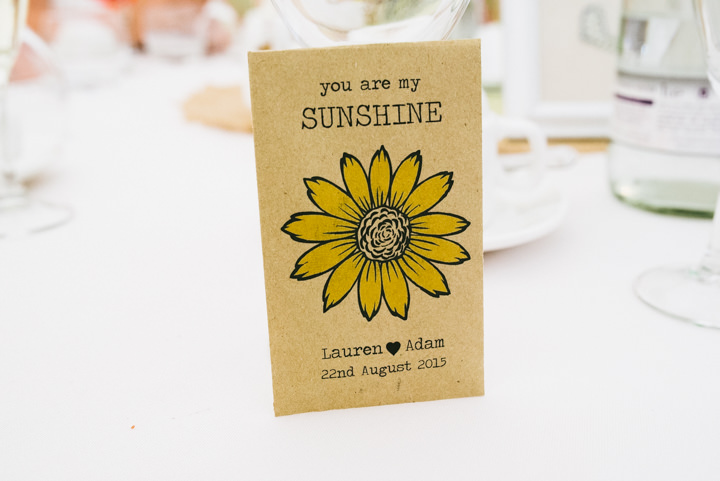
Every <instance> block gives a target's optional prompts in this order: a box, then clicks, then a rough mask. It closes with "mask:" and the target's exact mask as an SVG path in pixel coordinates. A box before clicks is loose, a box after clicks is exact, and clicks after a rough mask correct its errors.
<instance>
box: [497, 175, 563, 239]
mask: <svg viewBox="0 0 720 481" xmlns="http://www.w3.org/2000/svg"><path fill="white" fill-rule="evenodd" d="M567 208H568V202H567V199H566V198H565V196H564V195H563V194H562V193H561V192H560V191H559V190H558V189H557V188H555V187H552V186H548V185H544V186H540V187H538V188H537V189H535V191H533V192H532V193H528V194H522V195H518V194H513V193H510V192H503V193H500V194H499V198H498V207H497V211H496V212H494V213H493V216H492V220H491V221H490V222H489V223H488V224H487V225H485V226H484V236H483V244H484V251H485V252H490V251H495V250H500V249H507V248H509V247H515V246H518V245H521V244H525V243H528V242H532V241H534V240H537V239H539V238H541V237H543V236H546V235H548V234H549V233H550V232H552V231H553V230H555V229H556V228H557V227H558V226H559V225H560V224H561V223H562V221H563V219H564V218H565V214H567Z"/></svg>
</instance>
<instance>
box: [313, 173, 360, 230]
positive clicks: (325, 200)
mask: <svg viewBox="0 0 720 481" xmlns="http://www.w3.org/2000/svg"><path fill="white" fill-rule="evenodd" d="M305 186H306V187H307V189H308V197H309V198H310V200H311V201H312V202H313V204H315V205H316V206H318V207H319V208H320V209H321V210H322V211H323V212H325V213H326V214H330V215H332V216H335V217H339V218H341V219H345V220H351V221H357V220H358V219H360V209H359V208H358V206H357V205H356V204H355V201H354V200H352V199H351V198H350V196H349V195H347V194H346V193H345V191H343V190H342V189H340V187H338V186H337V185H335V184H333V183H332V182H328V181H327V180H325V179H323V178H322V177H313V178H312V179H305Z"/></svg>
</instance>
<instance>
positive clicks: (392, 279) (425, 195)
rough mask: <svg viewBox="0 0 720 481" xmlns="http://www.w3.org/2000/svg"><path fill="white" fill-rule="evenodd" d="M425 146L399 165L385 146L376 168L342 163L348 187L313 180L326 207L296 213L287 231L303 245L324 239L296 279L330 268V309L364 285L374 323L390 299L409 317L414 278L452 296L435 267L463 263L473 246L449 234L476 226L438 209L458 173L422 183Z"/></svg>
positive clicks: (396, 312)
mask: <svg viewBox="0 0 720 481" xmlns="http://www.w3.org/2000/svg"><path fill="white" fill-rule="evenodd" d="M421 167H422V156H421V155H420V151H417V152H413V153H412V154H410V155H408V156H407V157H406V158H405V160H403V161H402V162H401V163H400V165H398V167H397V169H396V170H395V172H393V170H392V166H391V163H390V157H389V155H388V153H387V151H386V150H385V148H384V147H380V150H378V151H377V152H375V155H374V156H373V158H372V161H371V163H370V169H369V173H368V174H366V172H365V168H364V167H363V165H362V164H361V163H360V161H359V160H358V159H356V158H355V157H353V156H352V155H350V154H347V153H345V154H343V157H342V159H341V160H340V170H341V172H342V177H343V181H344V184H345V189H342V188H340V187H338V186H337V185H335V184H333V183H332V182H330V181H328V180H326V179H323V178H322V177H313V178H311V179H305V185H306V186H307V189H308V191H307V193H308V197H309V198H310V201H312V203H313V204H314V205H315V206H316V207H317V208H318V209H320V210H321V212H300V213H296V214H293V215H292V216H291V218H290V220H289V221H288V222H286V223H285V225H284V226H283V227H282V231H283V232H285V233H286V234H288V235H289V236H290V237H291V238H292V239H293V240H295V241H297V242H307V243H315V244H317V245H316V246H314V247H313V248H311V249H310V250H308V251H307V252H305V253H304V254H303V255H302V256H300V258H299V259H298V260H297V262H296V264H295V269H294V270H293V272H292V274H291V275H290V277H291V278H293V279H297V280H300V281H304V280H308V279H313V278H315V277H318V276H321V275H323V274H326V273H328V272H330V275H329V276H328V279H327V281H326V282H325V288H324V290H323V303H324V310H323V312H327V310H328V309H330V308H332V307H334V306H336V305H338V304H340V302H342V301H343V299H345V297H347V295H348V293H350V291H351V290H352V289H353V287H354V286H355V284H357V295H358V304H359V307H360V311H361V312H362V315H363V316H364V317H365V319H367V320H368V321H371V320H372V318H373V317H375V315H376V314H377V313H378V311H379V310H380V304H381V301H382V299H383V298H384V299H385V304H386V305H387V308H388V310H389V311H390V313H392V315H393V316H396V317H399V318H401V319H407V315H408V309H409V306H410V293H409V291H408V282H407V281H408V280H410V282H412V283H413V284H415V285H416V286H417V287H419V288H420V289H421V290H422V291H424V292H425V293H427V294H428V295H430V296H432V297H440V296H444V295H449V294H450V289H449V287H448V283H447V281H446V279H445V276H444V275H443V273H442V272H441V271H440V270H439V269H438V268H437V267H436V266H435V264H461V263H463V262H465V261H467V260H469V259H470V255H469V254H468V253H467V251H466V250H465V249H464V248H463V247H462V246H461V245H460V244H458V243H457V242H454V241H451V240H448V239H446V238H445V237H446V236H451V235H455V234H459V233H461V232H463V231H464V230H465V229H467V228H468V226H469V225H470V223H469V222H468V221H467V220H465V219H464V218H462V217H460V216H458V215H454V214H447V213H442V212H430V211H431V209H433V208H434V207H435V206H436V205H437V204H439V203H440V202H441V201H442V200H443V199H444V198H445V196H447V195H448V193H449V192H450V189H451V188H452V185H453V181H452V175H453V174H452V172H440V173H437V174H435V175H433V176H431V177H428V178H427V179H425V180H423V181H422V182H419V179H420V170H421Z"/></svg>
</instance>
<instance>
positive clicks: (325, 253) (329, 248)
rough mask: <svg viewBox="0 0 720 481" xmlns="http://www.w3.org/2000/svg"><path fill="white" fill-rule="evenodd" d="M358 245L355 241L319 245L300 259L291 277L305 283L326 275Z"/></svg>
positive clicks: (342, 240)
mask: <svg viewBox="0 0 720 481" xmlns="http://www.w3.org/2000/svg"><path fill="white" fill-rule="evenodd" d="M356 245H357V242H356V241H355V239H350V240H348V239H340V240H336V241H331V242H325V243H323V244H319V245H317V246H315V247H313V248H312V249H310V250H309V251H307V252H306V253H305V254H303V255H302V256H301V257H300V259H298V261H297V262H296V263H295V270H294V271H293V273H292V274H290V277H292V278H293V279H298V280H302V281H304V280H306V279H312V278H313V277H317V276H319V275H321V274H324V273H326V272H327V271H329V270H330V269H332V268H333V267H335V266H337V265H338V264H340V263H341V262H342V261H344V260H345V259H346V258H347V257H348V256H349V255H350V254H352V252H353V251H354V250H355V247H356Z"/></svg>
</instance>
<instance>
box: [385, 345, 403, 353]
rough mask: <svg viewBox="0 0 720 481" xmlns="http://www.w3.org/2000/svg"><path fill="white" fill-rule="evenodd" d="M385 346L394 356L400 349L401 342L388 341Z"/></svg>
mask: <svg viewBox="0 0 720 481" xmlns="http://www.w3.org/2000/svg"><path fill="white" fill-rule="evenodd" d="M385 347H386V348H387V350H388V352H389V353H390V354H392V355H393V356H394V355H395V353H396V352H398V351H399V350H400V343H399V342H388V343H387V344H385Z"/></svg>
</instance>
